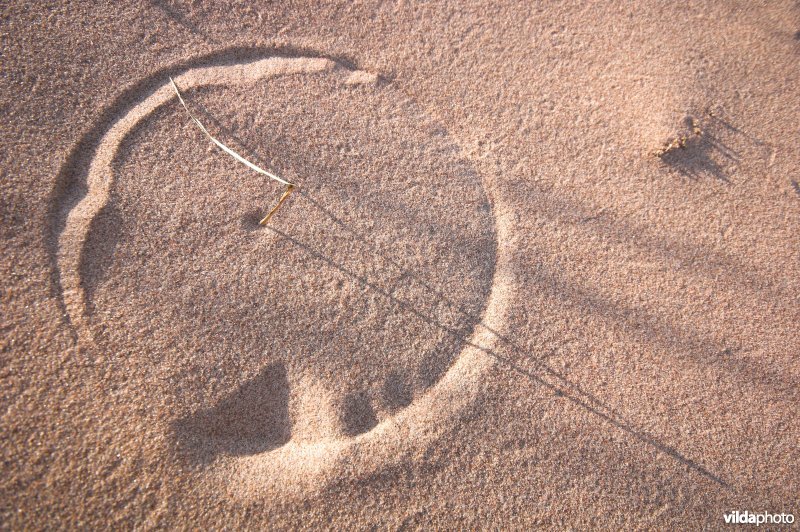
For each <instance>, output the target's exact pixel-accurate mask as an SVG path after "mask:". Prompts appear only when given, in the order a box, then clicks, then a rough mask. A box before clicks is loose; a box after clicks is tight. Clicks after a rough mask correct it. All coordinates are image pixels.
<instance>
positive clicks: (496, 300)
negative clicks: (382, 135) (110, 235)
mask: <svg viewBox="0 0 800 532" xmlns="http://www.w3.org/2000/svg"><path fill="white" fill-rule="evenodd" d="M334 68H343V67H342V66H341V65H339V64H337V63H336V62H334V61H332V60H330V59H325V58H309V57H266V58H264V59H260V60H256V61H250V62H246V63H240V64H228V65H223V66H208V67H198V68H193V69H189V70H187V71H185V72H183V73H182V74H180V75H178V76H175V79H176V81H177V82H178V84H179V85H180V86H181V87H182V88H185V89H187V90H188V89H191V88H196V87H200V86H207V85H225V84H231V85H232V84H248V83H253V82H257V81H259V80H264V79H268V78H271V77H276V76H281V75H290V74H296V73H306V74H308V73H319V72H325V71H330V70H333V69H334ZM348 70H351V72H352V74H351V76H350V78H348V79H353V78H354V77H355V78H358V77H359V76H360V75H361V74H363V73H361V72H360V71H352V69H348ZM361 77H363V76H361ZM175 99H176V97H175V93H174V92H173V90H172V89H171V87H170V85H169V82H168V81H167V80H166V76H165V81H164V83H163V84H162V85H161V86H159V87H158V88H157V89H155V90H154V91H152V92H150V93H148V94H146V95H145V96H144V97H142V98H140V99H138V100H137V101H136V103H135V104H134V105H132V106H131V107H128V108H127V110H125V111H123V114H122V115H121V116H120V117H119V118H117V119H116V120H115V121H114V122H113V124H112V125H111V127H110V128H109V129H108V130H107V131H105V133H104V134H103V135H102V136H101V137H100V139H99V142H98V143H97V144H96V147H95V149H94V153H93V156H92V159H91V162H90V164H89V165H88V170H87V171H86V172H85V176H81V177H80V180H81V181H82V180H83V179H85V190H86V194H85V196H83V197H82V198H81V199H79V201H78V202H77V203H76V204H75V206H74V207H73V208H72V209H71V210H70V211H69V212H68V214H67V217H66V223H65V226H64V229H63V231H62V232H61V234H60V235H58V247H57V251H56V255H57V257H56V259H57V267H58V273H59V276H60V282H61V291H62V297H63V301H64V304H65V307H66V310H67V313H68V315H69V318H70V320H71V323H72V325H73V326H74V328H75V329H76V331H77V333H78V337H79V339H80V340H81V341H83V342H88V343H92V334H91V331H90V329H89V326H88V324H87V322H86V319H85V313H86V295H85V293H84V290H83V288H82V280H81V278H80V264H81V260H82V255H83V252H84V248H85V245H86V241H87V238H88V235H89V232H90V230H91V223H92V220H93V219H94V218H95V216H96V215H97V214H98V213H99V212H100V211H101V210H102V209H103V207H104V206H105V205H106V203H107V202H108V200H109V191H110V189H111V186H112V184H113V172H112V168H111V165H112V161H113V160H114V158H115V156H116V154H117V152H118V150H119V147H120V145H121V144H122V142H123V141H124V139H125V138H126V137H127V135H128V134H129V133H130V132H131V131H132V130H133V129H134V128H135V127H136V125H137V124H139V123H140V122H141V121H142V120H144V119H145V118H146V117H148V116H150V115H151V114H153V113H154V112H155V111H156V110H157V109H159V108H160V107H161V106H163V105H166V104H168V103H170V102H171V101H173V100H175ZM80 184H81V185H83V184H84V183H80ZM495 216H498V213H497V211H496V210H495ZM503 231H504V224H503V223H502V220H501V219H499V218H496V220H495V238H496V243H502V242H503V241H504V234H503ZM497 248H498V249H497V250H496V255H495V256H496V264H495V269H494V277H493V279H492V283H491V291H490V294H489V297H488V301H487V303H486V307H485V311H484V315H483V319H482V320H481V322H480V323H478V325H477V326H476V327H475V330H474V331H473V333H472V335H471V337H470V338H469V339H468V341H467V344H466V347H465V348H464V349H463V351H462V352H461V353H460V354H459V355H458V357H457V358H456V359H455V361H454V362H453V364H452V365H451V366H450V368H449V369H448V371H447V372H446V373H445V374H444V376H443V377H442V378H441V379H440V380H439V381H438V382H437V383H436V384H435V385H434V386H433V387H431V388H430V389H429V390H428V391H427V392H426V393H425V394H423V395H422V396H421V397H418V398H417V399H416V400H414V401H413V402H412V403H411V404H410V405H408V406H407V407H405V408H404V409H402V410H400V411H399V412H398V413H397V414H395V415H394V416H392V417H390V418H388V419H385V420H383V421H382V422H380V423H378V424H377V425H376V426H375V427H373V428H372V429H371V430H369V431H368V432H365V433H363V434H359V435H357V436H354V437H347V438H333V439H327V440H320V441H310V442H309V441H302V442H296V441H294V440H290V441H289V442H288V443H286V444H285V445H283V446H281V447H279V448H277V449H275V450H271V451H267V452H264V453H261V454H256V455H252V456H247V457H237V458H235V459H232V460H230V461H228V462H226V463H225V464H221V465H220V466H219V467H217V468H216V471H215V474H219V475H221V476H222V477H224V479H225V480H226V481H228V482H229V486H230V488H231V490H232V491H233V492H235V493H236V494H238V495H241V496H245V497H248V496H254V495H257V494H258V493H259V492H263V491H264V490H268V489H274V488H278V489H283V490H284V491H288V492H298V493H304V492H308V491H309V490H313V489H315V488H318V487H320V486H321V485H322V484H324V478H326V477H327V476H328V475H327V474H328V473H331V472H332V471H335V470H336V469H337V468H336V465H337V464H343V463H345V462H346V464H347V469H349V470H351V471H358V472H359V474H365V473H369V472H370V471H374V470H376V469H379V468H381V467H383V466H384V465H385V464H388V463H391V462H393V461H395V460H398V459H400V458H401V457H403V456H407V455H410V454H412V453H413V452H414V450H415V449H417V448H418V447H419V446H420V445H421V444H423V443H424V442H426V441H432V440H433V439H435V438H436V437H437V436H438V435H439V434H441V433H442V432H443V431H444V430H445V427H443V424H442V420H446V419H448V418H451V417H454V416H457V415H458V413H459V412H461V411H462V410H463V409H464V408H466V407H468V406H469V405H470V404H472V403H473V401H474V400H475V399H476V397H477V396H478V394H479V393H480V382H481V375H482V374H483V373H484V372H485V371H487V370H488V369H489V368H490V367H491V366H492V365H493V364H494V358H493V357H492V356H491V354H490V353H491V351H492V350H494V349H495V347H496V344H497V340H498V338H497V333H496V332H495V331H499V330H502V324H503V322H504V312H505V310H504V309H505V308H506V304H505V302H506V300H507V297H508V295H509V291H510V290H511V286H510V283H509V282H508V281H509V276H508V274H507V271H508V268H507V258H506V256H505V254H504V253H503V249H502V246H499V245H498V246H497Z"/></svg>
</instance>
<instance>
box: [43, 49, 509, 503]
mask: <svg viewBox="0 0 800 532" xmlns="http://www.w3.org/2000/svg"><path fill="white" fill-rule="evenodd" d="M265 55H266V57H262V58H258V59H255V60H249V61H246V62H241V63H225V64H213V63H209V65H208V66H199V67H195V68H191V69H188V70H185V71H184V72H182V73H180V74H178V75H177V76H175V81H176V82H177V83H178V85H179V86H180V87H181V92H182V93H183V94H184V97H185V98H186V99H187V102H188V103H189V105H190V106H191V107H192V108H193V111H195V110H197V112H198V113H200V116H201V119H202V120H203V123H204V124H206V125H208V127H209V129H213V130H214V131H215V132H216V133H215V136H218V137H219V138H220V139H222V140H224V142H226V144H227V143H228V142H230V143H232V144H231V147H232V148H235V150H236V151H237V152H238V153H241V154H242V155H243V156H244V157H247V158H248V159H250V160H253V161H254V162H255V163H256V164H258V165H259V166H261V167H263V168H267V169H269V170H270V171H274V172H276V173H277V174H278V175H281V176H282V177H284V178H286V179H287V180H289V181H291V182H293V183H297V184H298V185H299V186H300V189H299V191H297V192H295V194H293V195H292V197H291V198H290V200H289V201H287V204H286V205H285V206H284V207H282V209H281V211H279V212H278V213H277V215H276V216H275V218H273V220H271V221H270V224H269V226H268V227H266V228H264V227H260V226H258V225H257V221H258V219H259V217H260V216H261V215H263V214H264V208H265V207H266V206H267V205H269V204H270V203H272V202H274V197H275V194H276V187H275V186H274V184H270V183H269V182H268V180H265V179H263V176H259V175H258V174H256V173H255V172H251V171H249V170H248V169H247V168H245V167H244V166H243V165H240V164H238V163H237V162H236V161H234V160H233V159H232V158H230V157H228V156H227V155H225V154H224V153H222V152H220V151H219V150H216V149H210V146H209V142H208V139H207V138H205V137H203V136H202V133H201V132H200V131H198V130H197V128H196V127H195V126H193V125H192V124H191V123H189V121H188V120H187V118H188V117H187V116H186V115H185V112H184V111H183V109H182V108H180V106H179V105H178V104H177V99H176V96H175V93H174V91H173V89H172V88H171V86H170V84H169V82H168V80H167V77H166V76H164V78H165V80H164V83H163V84H162V85H160V86H158V87H157V88H155V89H153V90H152V91H150V92H148V93H146V94H131V95H125V98H123V99H122V100H121V101H125V102H132V103H128V104H127V105H122V106H121V107H120V109H121V111H120V114H119V116H118V117H117V118H116V119H115V121H114V122H113V124H112V125H111V126H110V127H109V128H108V129H107V130H106V131H105V132H104V133H103V134H102V135H100V137H99V140H98V141H97V144H96V146H95V147H94V151H93V152H92V158H91V161H90V162H88V163H87V165H86V168H85V172H80V175H76V176H75V180H74V184H73V190H72V191H70V194H68V195H65V197H69V198H70V199H71V201H64V204H63V205H61V209H62V211H63V212H64V218H65V220H64V224H63V230H61V231H60V233H59V234H58V246H57V250H56V262H57V266H58V274H59V280H60V284H61V289H62V297H63V301H64V305H65V307H66V309H67V313H68V315H69V318H70V320H71V323H72V324H73V326H74V327H75V329H76V331H77V332H78V336H79V338H80V340H81V341H84V342H87V343H89V344H92V345H95V346H97V347H98V348H99V349H100V350H102V351H104V352H110V353H124V354H125V355H126V361H127V363H129V364H130V365H131V371H139V372H153V373H154V374H157V375H162V376H164V375H169V379H166V377H162V378H164V379H165V382H166V381H167V380H168V381H169V382H171V383H173V385H172V386H165V390H164V394H165V397H168V398H169V401H170V404H173V405H177V406H175V407H174V411H175V418H174V419H173V420H171V422H170V424H169V427H170V429H169V430H170V431H171V432H172V435H173V436H174V439H175V441H176V442H177V443H178V447H177V451H176V452H180V453H181V455H182V456H183V457H184V458H187V459H189V460H191V461H192V462H193V463H195V464H197V465H198V466H199V467H198V471H199V473H198V474H212V475H219V478H220V479H222V480H224V481H225V482H226V483H227V485H228V486H229V488H230V490H231V492H232V493H234V494H235V495H237V496H242V497H253V496H259V494H265V493H284V494H299V495H303V494H307V493H309V492H310V491H313V490H315V489H319V488H321V487H322V486H325V485H326V484H327V483H328V482H330V481H332V480H333V479H335V478H341V477H342V476H344V475H363V474H368V473H369V472H370V471H374V470H376V469H378V468H382V467H385V466H386V465H387V464H390V463H392V462H394V461H397V460H403V459H406V458H408V457H412V456H413V455H414V453H415V452H416V450H418V449H419V448H420V447H421V446H424V445H426V444H427V443H426V442H430V441H433V440H434V439H435V438H437V437H438V436H439V435H440V434H442V432H443V431H446V430H447V426H448V420H450V419H452V418H453V417H454V416H457V415H458V414H459V412H461V411H463V409H464V408H466V407H467V406H468V405H470V404H471V403H472V402H473V401H474V400H475V398H476V397H477V394H478V393H479V389H480V387H479V383H480V379H481V375H482V374H483V373H484V372H485V371H486V370H487V369H488V368H489V367H491V366H492V363H493V362H492V361H493V359H492V357H491V356H490V354H489V353H490V351H491V349H492V348H493V345H494V343H495V336H496V334H495V333H494V332H493V331H495V330H500V329H501V328H502V327H501V326H502V321H503V312H504V310H503V309H504V299H505V294H506V292H507V290H505V289H504V287H503V286H502V282H501V280H502V279H503V278H505V276H504V274H503V272H502V269H503V267H504V264H505V259H504V257H503V256H502V249H500V248H499V247H498V245H497V242H498V241H500V240H502V235H498V234H496V231H500V232H502V226H501V225H499V224H495V221H494V218H493V216H492V209H491V206H490V203H489V199H488V197H487V195H486V191H485V190H484V188H483V186H482V183H481V179H480V177H479V175H478V173H477V172H476V171H475V169H474V168H473V167H472V165H471V164H470V162H469V161H468V160H466V159H465V158H463V157H462V156H461V155H460V149H459V147H458V146H457V144H456V143H455V142H454V141H453V139H452V138H451V137H450V135H449V134H448V132H447V131H446V130H445V129H444V128H443V127H442V126H441V125H439V124H437V123H436V122H435V121H434V120H432V119H430V117H428V116H427V115H426V114H425V113H424V112H422V111H421V110H420V109H419V107H418V106H417V105H416V104H415V103H414V102H413V101H412V100H410V99H409V98H408V97H407V96H406V95H404V94H403V93H402V92H401V91H399V90H398V89H397V88H396V87H393V86H392V84H390V83H382V82H381V81H380V78H379V77H378V76H376V75H375V74H373V73H369V72H364V71H359V70H354V69H351V68H348V67H345V66H343V65H340V64H338V63H336V62H335V61H332V60H330V59H327V58H323V57H283V56H277V55H274V56H270V55H269V54H265Z"/></svg>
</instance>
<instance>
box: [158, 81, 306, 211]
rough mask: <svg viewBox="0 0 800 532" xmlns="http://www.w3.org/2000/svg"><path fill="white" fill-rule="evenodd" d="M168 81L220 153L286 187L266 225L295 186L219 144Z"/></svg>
mask: <svg viewBox="0 0 800 532" xmlns="http://www.w3.org/2000/svg"><path fill="white" fill-rule="evenodd" d="M169 81H170V83H172V88H173V89H175V94H176V95H177V96H178V101H180V102H181V105H182V106H183V108H184V109H185V110H186V112H187V113H188V114H189V117H190V118H191V119H192V121H193V122H194V123H195V124H197V127H199V128H200V130H201V131H202V132H203V133H205V135H206V136H207V137H208V138H209V139H211V142H213V143H214V144H216V145H217V146H218V147H219V148H220V149H221V150H222V151H224V152H225V153H227V154H228V155H230V156H231V157H233V158H234V159H236V160H237V161H239V162H240V163H242V164H244V165H246V166H247V167H248V168H250V169H251V170H255V171H256V172H258V173H259V174H263V175H265V176H267V177H269V178H270V179H272V180H274V181H277V182H278V183H281V184H283V185H286V191H285V192H284V193H283V195H282V196H281V198H280V199H279V200H278V204H277V205H275V207H273V208H272V210H271V211H270V212H269V214H267V215H266V216H265V217H264V219H263V220H261V221H260V222H259V223H260V224H261V225H266V223H267V222H268V221H269V219H270V218H272V215H273V214H275V211H277V210H278V208H279V207H280V206H281V205H283V202H284V201H286V198H288V197H289V194H291V193H292V190H294V188H295V187H296V185H294V184H293V183H290V182H288V181H286V180H285V179H281V178H280V177H278V176H276V175H275V174H273V173H271V172H268V171H266V170H264V169H263V168H261V167H260V166H257V165H255V164H253V163H251V162H250V161H248V160H247V159H245V158H244V157H242V156H241V155H239V154H238V153H236V152H235V151H233V150H232V149H230V148H229V147H227V146H226V145H224V144H223V143H222V142H220V141H219V140H217V139H216V138H214V136H213V135H212V134H211V133H209V132H208V130H207V129H206V127H205V126H204V125H203V123H202V122H200V120H198V119H197V117H196V116H194V114H192V112H191V111H190V110H189V106H188V105H186V102H185V101H184V99H183V96H181V91H180V90H179V89H178V84H177V83H175V80H174V79H172V78H171V77H170V78H169Z"/></svg>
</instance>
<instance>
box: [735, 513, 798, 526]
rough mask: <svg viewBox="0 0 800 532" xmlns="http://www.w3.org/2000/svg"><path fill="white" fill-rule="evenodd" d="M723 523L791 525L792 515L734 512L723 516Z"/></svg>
mask: <svg viewBox="0 0 800 532" xmlns="http://www.w3.org/2000/svg"><path fill="white" fill-rule="evenodd" d="M723 517H724V518H725V523H726V524H729V525H756V526H759V525H763V524H771V525H791V524H792V523H794V514H771V513H769V512H764V513H760V514H756V513H752V512H748V511H747V510H745V511H744V512H740V511H738V510H737V511H735V512H730V513H727V514H724V515H723Z"/></svg>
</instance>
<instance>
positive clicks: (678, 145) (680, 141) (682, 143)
mask: <svg viewBox="0 0 800 532" xmlns="http://www.w3.org/2000/svg"><path fill="white" fill-rule="evenodd" d="M709 114H710V113H709ZM689 118H690V120H691V125H692V134H693V135H694V136H695V137H699V136H701V135H702V134H703V130H702V129H700V122H699V121H697V120H696V119H695V118H694V117H689ZM690 139H691V137H689V136H688V135H681V136H679V137H675V138H674V139H672V140H671V141H669V142H668V143H666V144H664V146H662V147H661V148H659V149H658V150H656V151H654V152H653V155H655V156H656V157H658V158H661V157H664V156H665V155H666V154H668V153H670V152H672V151H674V150H678V149H681V150H682V149H684V148H685V147H686V145H687V143H688V142H689V140H690Z"/></svg>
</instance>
